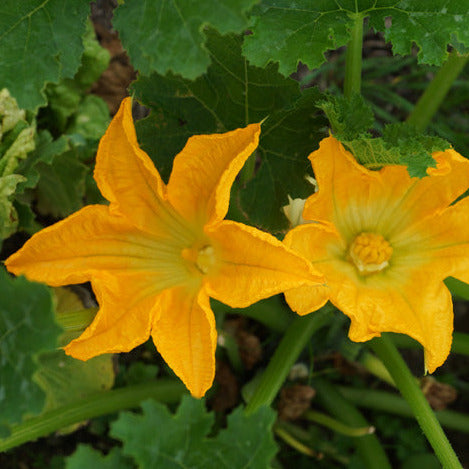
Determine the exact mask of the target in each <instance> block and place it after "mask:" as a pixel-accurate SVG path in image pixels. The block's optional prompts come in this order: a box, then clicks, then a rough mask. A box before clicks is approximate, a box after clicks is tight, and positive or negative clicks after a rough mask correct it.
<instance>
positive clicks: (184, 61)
mask: <svg viewBox="0 0 469 469" xmlns="http://www.w3.org/2000/svg"><path fill="white" fill-rule="evenodd" d="M258 1H259V0H204V1H203V2H195V1H193V0H171V1H169V0H160V1H157V2H155V1H154V0H126V1H125V3H123V5H121V6H120V7H119V8H118V10H117V11H116V13H115V17H114V26H115V28H116V29H117V30H118V31H119V36H120V38H121V40H122V43H123V45H124V47H125V48H126V49H127V52H128V53H129V56H130V59H131V61H132V64H133V65H134V67H135V68H137V69H138V70H139V72H140V73H141V74H143V75H148V74H150V73H152V72H159V73H161V74H165V73H166V72H168V71H172V72H174V73H178V74H181V75H182V76H184V77H187V78H191V79H194V78H196V77H197V76H199V75H201V74H202V73H203V72H204V71H205V69H206V68H207V66H208V65H209V63H210V60H209V56H208V51H207V50H206V49H205V47H204V43H205V36H204V34H203V31H204V28H205V27H206V26H208V25H211V26H213V27H215V28H217V29H218V30H219V31H220V32H221V33H228V32H242V31H243V30H244V29H246V27H247V19H246V17H245V15H244V13H245V12H246V11H247V10H249V9H250V8H251V7H252V6H253V5H254V4H255V3H257V2H258Z"/></svg>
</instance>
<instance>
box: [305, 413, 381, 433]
mask: <svg viewBox="0 0 469 469" xmlns="http://www.w3.org/2000/svg"><path fill="white" fill-rule="evenodd" d="M303 418H305V419H307V420H309V421H310V422H315V423H318V424H319V425H323V426H324V427H327V428H330V429H331V430H333V431H334V432H337V433H341V434H342V435H347V436H353V437H359V436H364V435H370V434H371V433H374V431H375V429H374V427H371V426H366V427H352V426H350V425H346V424H344V423H342V422H339V421H338V420H336V419H334V418H332V417H330V416H329V415H327V414H323V413H322V412H317V411H315V410H307V411H306V412H305V413H304V414H303Z"/></svg>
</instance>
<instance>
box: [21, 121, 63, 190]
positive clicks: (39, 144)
mask: <svg viewBox="0 0 469 469" xmlns="http://www.w3.org/2000/svg"><path fill="white" fill-rule="evenodd" d="M69 148H70V147H69V144H68V140H67V138H66V137H65V136H64V135H61V136H60V137H59V138H58V139H57V140H53V138H52V135H51V134H50V133H49V132H48V131H47V130H41V131H39V132H38V133H37V134H36V142H35V149H34V150H33V151H32V152H31V153H30V154H29V155H28V158H26V159H25V160H22V161H21V162H20V164H19V166H18V169H17V171H18V173H19V174H21V175H23V176H24V177H25V178H26V180H25V181H24V182H23V183H22V184H21V185H20V187H19V188H18V192H22V191H23V190H24V189H32V188H33V187H36V185H37V183H38V181H39V173H38V168H37V165H38V164H39V163H43V164H47V165H49V164H51V163H52V161H53V160H54V158H55V157H56V156H57V155H60V154H62V153H65V152H66V151H67V150H69Z"/></svg>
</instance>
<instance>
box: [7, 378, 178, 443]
mask: <svg viewBox="0 0 469 469" xmlns="http://www.w3.org/2000/svg"><path fill="white" fill-rule="evenodd" d="M184 392H185V387H184V385H183V384H182V383H180V382H177V381H173V380H163V379H161V380H158V381H154V382H151V383H145V384H139V385H135V386H128V387H125V388H120V389H114V390H112V391H107V392H103V393H100V394H95V395H93V396H90V397H87V398H86V399H82V400H80V401H78V402H73V403H71V404H68V405H65V406H63V407H59V408H57V409H54V410H51V411H49V412H46V413H44V414H42V415H39V416H37V417H33V418H30V419H28V420H26V421H25V422H23V423H20V424H19V425H16V426H14V427H13V429H12V433H11V435H10V436H9V437H7V438H4V439H2V440H0V452H2V451H6V450H8V449H10V448H14V447H15V446H19V445H21V444H23V443H26V442H27V441H32V440H35V439H37V438H39V437H42V436H46V435H49V434H50V433H53V432H55V431H57V430H60V429H61V428H64V427H67V426H68V425H72V424H75V423H79V422H83V421H84V420H88V419H91V418H93V417H98V416H100V415H105V414H111V413H114V412H117V411H119V410H123V409H130V408H133V407H137V406H138V405H139V404H140V402H141V401H143V400H145V399H149V398H153V399H156V400H158V401H160V402H166V403H173V402H177V401H179V399H180V398H181V396H182V394H183V393H184Z"/></svg>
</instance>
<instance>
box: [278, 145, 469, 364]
mask: <svg viewBox="0 0 469 469" xmlns="http://www.w3.org/2000/svg"><path fill="white" fill-rule="evenodd" d="M433 157H434V158H435V160H436V162H437V166H436V168H430V169H428V171H427V173H428V176H427V177H425V178H422V179H417V178H411V177H410V176H409V174H408V173H407V170H406V168H405V167H403V166H397V165H394V166H386V167H384V168H382V169H381V170H380V171H369V170H367V169H365V168H364V167H363V166H360V165H359V164H358V163H357V162H356V161H355V159H354V158H353V156H352V155H351V154H350V153H349V152H347V151H346V150H345V149H344V147H343V146H342V145H341V144H340V143H339V142H338V141H337V140H336V139H335V138H334V137H332V136H331V137H329V138H326V139H324V140H323V141H322V142H321V144H320V148H319V150H317V151H315V152H313V153H312V154H311V155H310V157H309V158H310V160H311V162H312V165H313V169H314V174H315V177H316V179H317V182H318V186H319V191H318V192H317V193H315V194H313V195H312V196H310V197H309V199H308V200H307V201H306V204H305V208H304V212H303V217H304V218H305V220H310V221H313V223H310V224H305V225H300V226H298V227H296V228H294V229H293V230H292V231H290V232H289V233H288V234H287V236H286V238H285V243H286V244H287V246H289V247H291V248H293V249H294V250H295V251H297V252H299V253H301V254H303V255H304V256H305V257H306V258H308V259H310V260H311V261H312V263H313V266H314V267H315V268H317V269H318V270H319V271H320V272H321V273H323V274H324V277H325V279H326V284H327V285H328V287H329V294H330V300H331V302H332V303H333V304H334V305H335V306H336V307H337V308H339V309H340V310H341V311H343V312H344V313H345V314H346V315H347V316H349V317H350V319H351V326H350V332H349V337H350V339H352V340H354V341H356V342H362V341H366V340H369V339H371V338H373V337H377V336H379V335H380V334H381V332H386V331H387V332H400V333H404V334H408V335H410V336H411V337H413V338H414V339H416V340H418V341H419V342H420V343H421V344H422V345H423V347H424V350H425V365H426V369H427V370H428V371H430V372H433V371H434V370H435V368H437V367H438V366H440V365H441V364H442V363H443V362H444V361H445V359H446V357H447V356H448V354H449V351H450V347H451V338H452V330H453V308H452V302H451V294H450V292H449V291H448V289H447V288H446V286H445V285H444V284H443V279H444V278H446V277H448V276H454V277H457V278H459V279H461V280H462V281H465V282H469V198H466V199H462V200H460V201H459V202H457V203H455V204H453V202H454V201H455V199H457V198H458V197H459V196H460V195H461V194H462V193H464V192H465V191H466V190H467V189H468V188H469V160H467V159H465V158H463V157H462V156H461V155H459V154H458V153H456V152H455V151H453V150H447V151H445V152H437V153H435V154H434V155H433ZM317 292H318V288H315V287H301V288H298V289H295V290H291V291H290V292H287V293H286V295H285V296H286V299H287V302H288V303H289V305H290V307H291V308H292V309H293V310H295V311H296V312H298V313H299V314H307V313H309V312H311V311H313V310H314V309H315V307H316V302H317ZM320 293H321V295H322V294H323V293H322V292H320Z"/></svg>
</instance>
